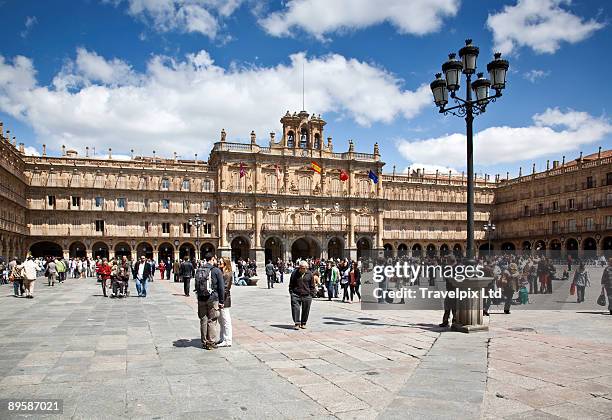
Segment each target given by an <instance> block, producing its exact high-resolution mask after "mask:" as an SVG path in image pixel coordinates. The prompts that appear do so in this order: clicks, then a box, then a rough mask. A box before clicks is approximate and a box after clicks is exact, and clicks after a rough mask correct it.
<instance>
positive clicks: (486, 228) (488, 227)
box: [483, 220, 495, 256]
mask: <svg viewBox="0 0 612 420" xmlns="http://www.w3.org/2000/svg"><path fill="white" fill-rule="evenodd" d="M483 229H484V231H485V232H487V241H488V243H489V245H488V248H487V250H488V251H489V252H488V254H489V256H491V235H492V234H493V232H495V224H494V223H491V221H490V220H489V222H488V223H487V224H486V225H484V227H483Z"/></svg>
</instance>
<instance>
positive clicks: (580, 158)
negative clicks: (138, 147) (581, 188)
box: [13, 137, 582, 162]
mask: <svg viewBox="0 0 612 420" xmlns="http://www.w3.org/2000/svg"><path fill="white" fill-rule="evenodd" d="M13 138H15V137H13ZM578 160H580V162H582V152H580V157H579V158H578Z"/></svg>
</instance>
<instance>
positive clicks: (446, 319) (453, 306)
mask: <svg viewBox="0 0 612 420" xmlns="http://www.w3.org/2000/svg"><path fill="white" fill-rule="evenodd" d="M448 265H452V266H455V265H457V260H456V259H455V257H453V256H450V257H449V258H448ZM445 283H446V291H448V292H453V293H452V294H454V293H455V291H456V290H457V286H455V284H454V283H453V282H452V279H451V278H450V277H447V278H446V279H445ZM450 295H451V293H449V294H448V295H447V296H446V297H445V298H444V315H442V323H441V324H438V326H439V327H442V328H447V327H448V326H449V325H450V321H451V315H452V316H453V318H452V322H454V321H455V318H456V311H457V299H455V297H452V298H451V297H450Z"/></svg>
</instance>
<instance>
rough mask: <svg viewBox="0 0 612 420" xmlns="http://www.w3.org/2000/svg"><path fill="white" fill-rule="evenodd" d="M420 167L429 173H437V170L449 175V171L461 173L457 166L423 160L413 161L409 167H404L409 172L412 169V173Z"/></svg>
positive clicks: (405, 171)
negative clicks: (424, 161) (433, 163)
mask: <svg viewBox="0 0 612 420" xmlns="http://www.w3.org/2000/svg"><path fill="white" fill-rule="evenodd" d="M418 169H420V170H421V171H423V170H424V171H425V173H427V174H430V173H435V172H436V171H438V172H439V173H440V174H446V175H448V172H449V171H450V172H451V173H454V174H457V173H460V171H458V170H456V169H455V168H450V167H448V166H444V165H432V164H429V163H421V162H413V163H412V164H410V166H409V167H407V168H406V169H404V173H408V171H410V173H411V174H412V172H414V171H416V170H418Z"/></svg>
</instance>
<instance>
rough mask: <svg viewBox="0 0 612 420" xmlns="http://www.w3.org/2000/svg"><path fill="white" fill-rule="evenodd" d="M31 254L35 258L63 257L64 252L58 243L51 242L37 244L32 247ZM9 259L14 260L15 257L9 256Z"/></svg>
mask: <svg viewBox="0 0 612 420" xmlns="http://www.w3.org/2000/svg"><path fill="white" fill-rule="evenodd" d="M30 254H32V256H33V257H34V258H38V257H63V256H64V252H63V251H62V247H61V246H60V245H59V244H58V243H56V242H51V241H41V242H35V243H33V244H32V245H31V246H30ZM7 256H8V258H9V259H12V258H13V257H14V256H15V255H8V254H7Z"/></svg>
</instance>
